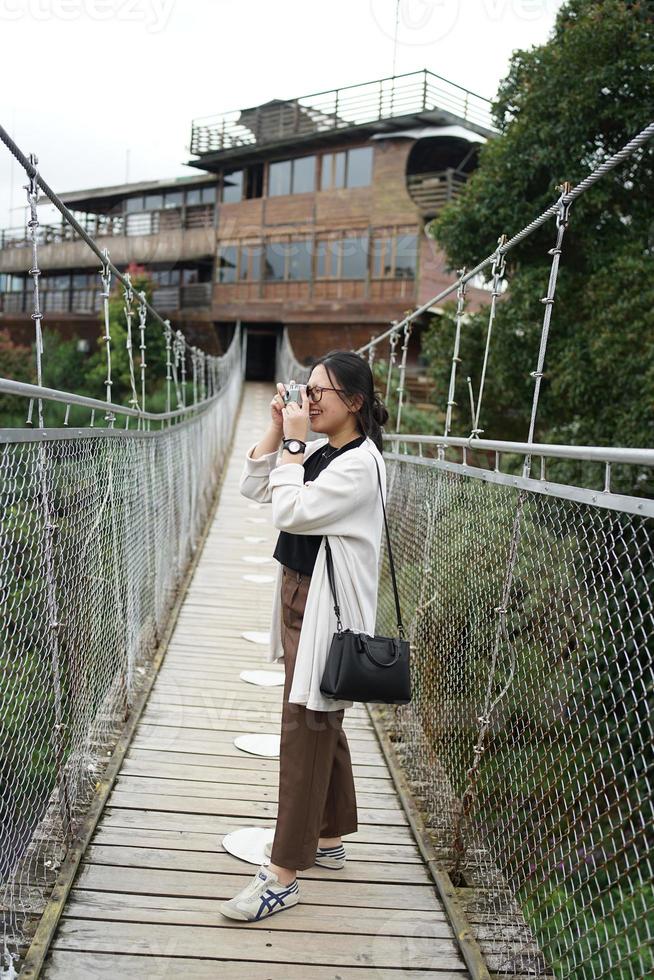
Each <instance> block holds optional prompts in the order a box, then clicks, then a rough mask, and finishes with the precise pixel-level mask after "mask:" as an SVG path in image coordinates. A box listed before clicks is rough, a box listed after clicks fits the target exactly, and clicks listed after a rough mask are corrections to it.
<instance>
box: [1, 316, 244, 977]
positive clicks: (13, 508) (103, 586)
mask: <svg viewBox="0 0 654 980" xmlns="http://www.w3.org/2000/svg"><path fill="white" fill-rule="evenodd" d="M240 354H241V351H240V336H239V334H238V332H237V334H236V336H235V339H234V341H233V342H232V344H231V346H230V349H229V351H228V352H227V354H226V355H225V357H224V358H222V359H220V364H219V368H220V370H219V371H218V372H217V375H219V380H220V383H221V385H222V387H221V388H220V390H219V391H218V393H217V394H216V395H215V396H214V397H213V398H211V399H210V400H209V401H208V402H205V403H203V405H202V406H201V407H199V408H198V411H197V413H196V414H194V415H192V417H190V418H189V419H187V421H184V422H181V423H180V424H177V425H174V426H170V427H168V428H164V429H162V430H161V431H147V432H146V431H131V432H129V431H120V430H118V429H84V430H74V431H71V432H67V431H66V430H62V429H57V430H46V431H43V430H39V431H31V432H30V431H24V430H7V429H5V430H3V433H4V434H3V437H2V442H0V614H1V616H2V621H3V627H2V631H1V633H0V643H1V644H2V646H1V648H0V845H1V846H0V873H1V884H2V888H1V890H2V904H3V927H4V942H5V946H4V966H5V967H6V968H7V969H9V968H10V959H9V958H10V956H11V954H12V953H15V952H16V950H17V949H18V948H20V947H22V946H24V944H25V943H26V942H27V941H28V940H29V936H30V932H31V930H32V929H33V926H34V921H35V919H34V916H36V915H38V914H39V913H40V912H41V911H42V909H43V906H44V900H45V897H46V896H47V893H48V890H49V887H50V886H51V884H52V883H53V881H54V879H55V877H56V875H57V871H58V868H59V866H60V864H61V862H62V860H63V858H64V856H65V854H66V851H67V849H68V847H69V845H70V842H71V840H73V839H74V837H75V835H76V833H77V832H78V831H79V827H80V822H81V821H82V820H83V817H84V814H85V811H86V809H87V807H88V804H89V801H90V799H91V797H92V795H93V792H94V789H95V787H96V784H97V782H98V779H99V778H100V777H101V774H102V771H103V767H104V764H105V762H106V760H107V758H108V756H110V755H111V751H112V746H113V745H114V743H115V740H116V738H117V736H118V735H119V734H120V731H121V729H122V727H123V725H124V722H125V720H126V718H127V715H128V713H129V711H130V707H131V706H132V704H133V702H134V700H135V697H136V696H137V694H138V692H139V689H140V687H141V686H142V684H143V681H144V678H145V675H146V672H147V667H148V664H149V663H151V661H152V659H153V655H154V653H155V651H156V648H157V644H158V642H159V640H160V638H161V636H162V633H163V632H164V630H165V626H166V623H167V621H168V618H169V614H170V610H171V606H172V604H173V601H174V598H175V596H176V593H177V590H178V586H179V584H180V581H181V579H182V577H183V575H184V573H185V570H186V569H187V567H188V564H189V561H190V559H191V558H192V555H193V553H194V551H195V549H196V546H197V544H198V541H199V538H200V535H201V533H202V531H203V528H204V526H205V523H206V520H207V516H208V513H209V509H210V506H211V502H212V499H213V497H214V493H215V489H216V486H217V482H218V479H219V477H220V474H221V471H222V468H223V465H224V462H225V457H226V453H227V450H228V447H229V443H230V440H231V434H232V429H233V423H234V419H235V416H236V412H237V410H238V404H239V399H240V393H241V386H242V371H241V366H240ZM2 952H3V951H2V950H0V953H2Z"/></svg>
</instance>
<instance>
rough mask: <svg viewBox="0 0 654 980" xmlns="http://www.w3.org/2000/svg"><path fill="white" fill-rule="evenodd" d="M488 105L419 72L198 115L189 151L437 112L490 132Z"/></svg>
mask: <svg viewBox="0 0 654 980" xmlns="http://www.w3.org/2000/svg"><path fill="white" fill-rule="evenodd" d="M490 105H491V104H490V101H489V100H488V99H485V98H483V96H481V95H476V94H475V93H474V92H471V91H470V90H469V89H466V88H463V87H462V86H461V85H456V84H455V83H454V82H450V81H448V80H447V79H446V78H441V76H440V75H435V74H434V73H433V72H430V71H427V70H426V69H424V70H423V71H417V72H410V73H408V74H406V75H395V76H392V77H390V78H380V79H377V80H376V81H373V82H365V83H364V84H362V85H347V86H345V87H343V88H336V89H331V90H329V91H327V92H316V93H314V94H312V95H302V96H299V97H298V98H295V99H274V100H272V101H271V102H267V103H264V104H263V105H259V106H254V107H252V108H250V109H236V110H234V111H232V112H227V113H224V114H222V115H214V116H203V117H198V118H196V119H194V120H193V121H192V124H191V127H192V128H191V147H190V148H191V153H194V154H203V153H216V152H220V151H221V150H231V149H236V148H238V147H247V146H258V145H262V144H273V143H277V142H284V141H287V140H292V139H294V138H295V137H302V136H311V135H319V134H321V133H328V132H330V131H332V130H339V129H351V128H353V127H356V126H362V125H365V124H366V123H374V122H379V121H381V120H383V119H393V118H397V117H402V116H411V115H415V114H418V113H427V112H432V113H433V112H435V111H438V110H442V111H444V112H446V113H448V114H450V115H452V116H456V117H457V118H459V119H462V120H465V121H466V122H469V123H472V124H473V125H477V126H482V127H484V128H487V129H490V128H492V120H491V114H490Z"/></svg>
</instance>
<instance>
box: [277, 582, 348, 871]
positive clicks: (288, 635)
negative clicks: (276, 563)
mask: <svg viewBox="0 0 654 980" xmlns="http://www.w3.org/2000/svg"><path fill="white" fill-rule="evenodd" d="M310 581H311V576H310V575H304V574H302V573H301V572H296V571H295V570H294V569H291V568H287V566H286V565H283V566H282V586H281V620H282V621H281V635H282V646H283V648H284V661H283V662H284V672H285V680H284V701H283V706H282V725H281V738H280V750H279V793H278V801H279V802H278V809H277V824H276V827H275V837H274V839H273V845H272V850H271V853H270V860H271V862H272V863H273V864H277V865H279V866H280V867H282V868H291V869H294V870H297V871H303V870H304V869H306V868H310V867H311V866H312V865H313V863H314V861H315V856H316V848H317V847H318V839H319V838H320V837H341V836H343V835H344V834H353V833H354V832H355V831H356V830H357V829H358V824H357V802H356V792H355V788H354V776H353V774H352V761H351V759H350V749H349V746H348V743H347V737H346V735H345V732H344V731H343V715H344V713H345V709H344V708H341V709H340V710H339V711H312V710H311V709H309V708H307V707H306V706H305V705H303V704H294V703H289V700H288V695H289V692H290V690H291V683H292V680H293V670H294V667H295V657H296V654H297V648H298V643H299V640H300V628H301V626H302V616H303V614H304V607H305V604H306V600H307V592H308V591H309V583H310Z"/></svg>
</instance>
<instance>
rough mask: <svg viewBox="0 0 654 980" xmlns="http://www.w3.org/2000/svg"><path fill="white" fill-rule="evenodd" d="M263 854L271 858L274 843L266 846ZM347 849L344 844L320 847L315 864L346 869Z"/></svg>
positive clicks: (335, 868) (322, 866) (270, 842)
mask: <svg viewBox="0 0 654 980" xmlns="http://www.w3.org/2000/svg"><path fill="white" fill-rule="evenodd" d="M263 853H264V854H265V855H266V857H270V855H271V853H272V841H269V842H268V843H267V844H265V845H264V848H263ZM345 860H346V857H345V848H344V847H343V844H342V843H341V844H335V845H334V846H333V847H319V848H318V849H317V851H316V859H315V861H314V864H317V865H319V866H320V867H321V868H333V869H334V870H338V869H340V868H344V867H345Z"/></svg>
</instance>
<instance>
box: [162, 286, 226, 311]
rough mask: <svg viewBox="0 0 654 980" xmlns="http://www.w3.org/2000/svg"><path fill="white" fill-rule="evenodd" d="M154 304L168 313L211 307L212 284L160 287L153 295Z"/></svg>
mask: <svg viewBox="0 0 654 980" xmlns="http://www.w3.org/2000/svg"><path fill="white" fill-rule="evenodd" d="M152 302H153V303H154V304H155V306H158V307H159V308H160V309H162V310H166V312H168V311H170V310H187V309H197V308H201V307H208V306H211V283H210V282H193V283H189V284H188V285H187V286H160V287H159V288H158V289H155V290H154V292H153V294H152Z"/></svg>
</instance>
